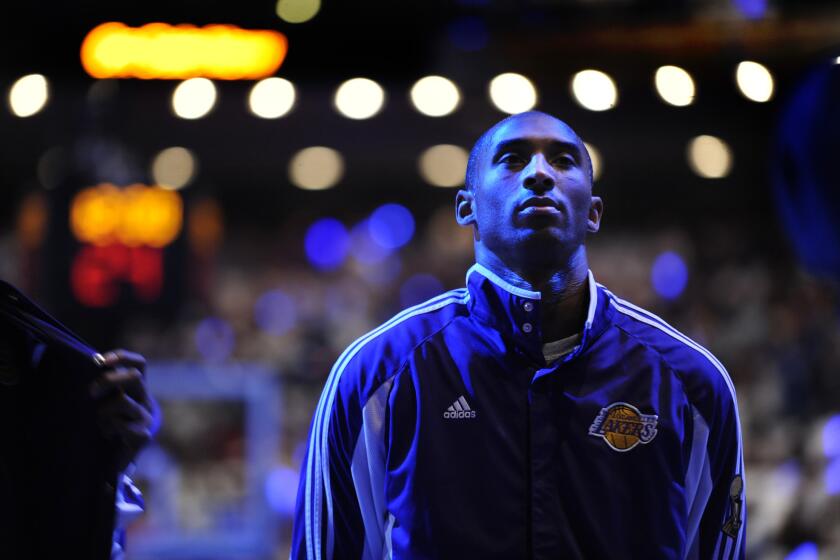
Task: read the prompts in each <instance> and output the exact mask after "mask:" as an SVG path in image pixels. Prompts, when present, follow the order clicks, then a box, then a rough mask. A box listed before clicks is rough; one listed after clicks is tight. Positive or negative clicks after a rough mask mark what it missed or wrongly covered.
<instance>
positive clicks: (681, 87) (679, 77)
mask: <svg viewBox="0 0 840 560" xmlns="http://www.w3.org/2000/svg"><path fill="white" fill-rule="evenodd" d="M654 82H655V84H656V92H657V93H658V94H659V97H661V98H662V100H663V101H664V102H665V103H668V104H669V105H674V106H676V107H685V106H687V105H691V104H692V103H693V102H694V93H695V92H694V80H693V79H692V78H691V74H689V73H688V72H686V71H685V70H683V69H682V68H680V67H679V66H661V67H660V68H659V69H658V70H657V71H656V77H655V78H654Z"/></svg>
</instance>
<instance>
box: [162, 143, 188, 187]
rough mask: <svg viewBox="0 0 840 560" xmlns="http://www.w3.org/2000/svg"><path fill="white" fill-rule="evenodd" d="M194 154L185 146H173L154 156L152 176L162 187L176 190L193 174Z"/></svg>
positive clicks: (183, 185)
mask: <svg viewBox="0 0 840 560" xmlns="http://www.w3.org/2000/svg"><path fill="white" fill-rule="evenodd" d="M195 170H196V163H195V156H194V155H193V153H192V152H190V151H189V150H188V149H186V148H181V147H180V146H173V147H172V148H166V149H165V150H163V151H161V152H160V153H159V154H158V155H157V156H155V159H154V161H153V162H152V178H153V179H154V181H155V184H156V185H158V186H160V187H161V188H164V189H169V190H178V189H180V188H183V187H185V186H187V185H188V184H189V183H190V181H192V179H193V177H194V176H195Z"/></svg>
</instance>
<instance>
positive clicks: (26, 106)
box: [9, 74, 49, 117]
mask: <svg viewBox="0 0 840 560" xmlns="http://www.w3.org/2000/svg"><path fill="white" fill-rule="evenodd" d="M48 97H49V89H48V85H47V79H46V78H45V77H44V76H42V75H41V74H29V75H28V76H24V77H22V78H20V79H19V80H18V81H16V82H15V83H14V85H12V87H11V89H10V90H9V107H10V108H11V110H12V112H13V113H14V114H15V115H16V116H18V117H31V116H32V115H34V114H36V113H38V112H39V111H40V110H41V109H43V108H44V105H46V104H47V98H48Z"/></svg>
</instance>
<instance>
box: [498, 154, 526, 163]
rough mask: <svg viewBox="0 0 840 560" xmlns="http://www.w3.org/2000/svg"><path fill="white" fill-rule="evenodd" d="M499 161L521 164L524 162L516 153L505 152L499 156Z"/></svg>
mask: <svg viewBox="0 0 840 560" xmlns="http://www.w3.org/2000/svg"><path fill="white" fill-rule="evenodd" d="M499 163H503V164H505V165H521V164H523V163H525V160H524V159H523V158H522V157H520V156H518V155H516V154H505V155H503V156H502V157H500V158H499Z"/></svg>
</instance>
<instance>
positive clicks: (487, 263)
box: [476, 246, 589, 342]
mask: <svg viewBox="0 0 840 560" xmlns="http://www.w3.org/2000/svg"><path fill="white" fill-rule="evenodd" d="M477 249H478V248H477ZM476 262H478V263H479V264H481V265H482V266H484V267H486V268H488V269H489V270H490V271H491V272H493V273H494V274H496V275H498V276H499V277H501V278H502V279H503V280H505V281H506V282H508V283H510V284H512V285H514V286H516V287H518V288H523V289H526V290H530V291H534V292H540V294H541V300H540V301H541V316H540V319H541V324H542V336H543V341H544V342H550V341H553V340H559V339H561V338H565V337H567V336H571V335H573V334H576V333H579V332H581V330H583V324H584V322H585V321H586V312H587V308H588V303H589V290H588V279H589V264H588V261H587V259H586V249H585V248H584V247H583V246H581V247H579V248H578V250H577V251H576V252H575V253H574V254H572V255H571V256H570V257H569V258H568V259H563V260H561V262H559V263H550V264H544V265H529V264H524V263H512V266H510V265H508V264H507V263H505V262H503V261H502V259H500V258H499V257H498V256H497V255H496V254H494V253H492V252H491V251H488V250H476Z"/></svg>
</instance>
